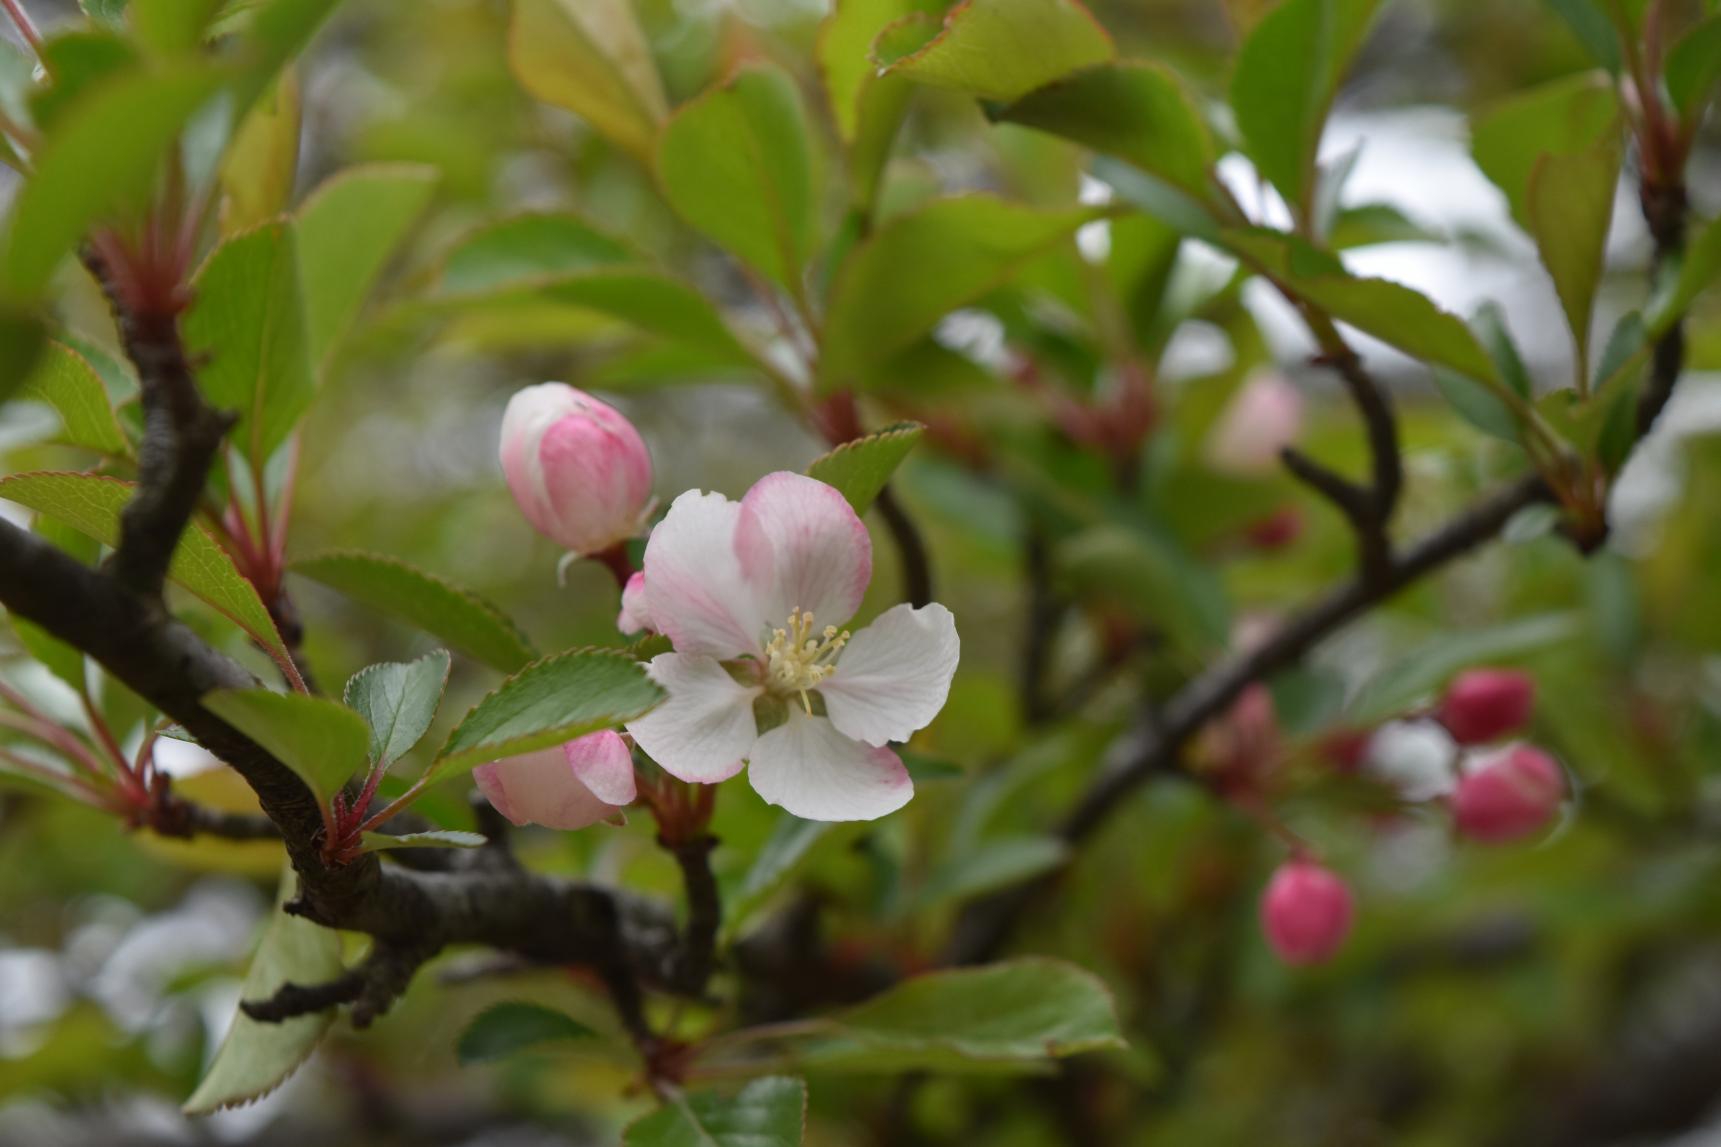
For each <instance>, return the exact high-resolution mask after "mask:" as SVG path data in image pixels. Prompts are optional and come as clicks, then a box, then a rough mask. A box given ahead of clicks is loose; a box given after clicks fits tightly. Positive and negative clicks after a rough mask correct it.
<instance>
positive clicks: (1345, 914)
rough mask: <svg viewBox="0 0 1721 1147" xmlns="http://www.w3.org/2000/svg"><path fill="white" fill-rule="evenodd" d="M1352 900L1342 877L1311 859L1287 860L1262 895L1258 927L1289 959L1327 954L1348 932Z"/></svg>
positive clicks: (1314, 959) (1296, 961)
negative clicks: (1259, 926) (1259, 924)
mask: <svg viewBox="0 0 1721 1147" xmlns="http://www.w3.org/2000/svg"><path fill="white" fill-rule="evenodd" d="M1353 914H1354V905H1353V903H1352V900H1351V891H1350V889H1349V888H1348V887H1346V885H1345V882H1344V881H1343V880H1341V879H1340V878H1339V877H1337V876H1336V875H1334V874H1333V873H1332V872H1331V871H1330V870H1328V869H1326V868H1322V867H1321V866H1320V865H1318V864H1316V863H1314V862H1313V861H1310V860H1288V861H1286V862H1285V863H1284V864H1281V865H1280V866H1279V870H1278V871H1277V872H1275V873H1273V879H1272V880H1270V881H1268V882H1267V891H1266V892H1264V893H1263V894H1262V895H1261V928H1262V930H1263V931H1265V932H1266V934H1267V943H1269V944H1271V945H1272V947H1273V952H1274V953H1275V954H1276V955H1277V956H1278V957H1279V959H1281V960H1283V961H1284V962H1285V963H1287V964H1292V965H1302V964H1320V963H1325V962H1326V961H1327V960H1329V959H1331V958H1332V957H1333V955H1334V954H1335V953H1337V952H1338V950H1339V948H1341V947H1342V946H1343V945H1344V942H1345V938H1346V937H1347V936H1349V935H1350V930H1351V918H1352V916H1353Z"/></svg>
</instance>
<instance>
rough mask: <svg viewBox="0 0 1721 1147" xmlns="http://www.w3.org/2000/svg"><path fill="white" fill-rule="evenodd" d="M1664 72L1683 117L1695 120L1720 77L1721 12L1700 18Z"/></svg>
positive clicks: (1678, 43) (1672, 52) (1674, 50)
mask: <svg viewBox="0 0 1721 1147" xmlns="http://www.w3.org/2000/svg"><path fill="white" fill-rule="evenodd" d="M1664 74H1665V78H1666V80H1667V94H1668V96H1669V97H1670V98H1671V99H1672V100H1673V106H1674V107H1676V108H1678V109H1679V114H1680V115H1681V116H1682V117H1683V118H1685V119H1687V120H1695V119H1696V117H1697V116H1698V115H1700V114H1701V113H1702V110H1703V103H1704V101H1705V100H1707V99H1708V98H1709V93H1710V92H1711V91H1713V90H1714V88H1715V81H1716V79H1718V78H1721V15H1715V16H1710V17H1709V18H1708V19H1706V20H1703V21H1701V22H1700V23H1698V24H1697V26H1696V27H1694V28H1692V29H1691V30H1690V31H1689V32H1686V33H1685V35H1683V36H1681V37H1680V38H1679V39H1678V40H1677V41H1676V42H1675V43H1674V45H1673V48H1672V49H1671V50H1670V51H1669V52H1668V53H1667V66H1666V68H1665V69H1664Z"/></svg>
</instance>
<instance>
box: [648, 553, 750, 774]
mask: <svg viewBox="0 0 1721 1147" xmlns="http://www.w3.org/2000/svg"><path fill="white" fill-rule="evenodd" d="M660 528H661V527H660ZM648 672H649V673H650V674H651V679H652V680H653V681H656V682H657V683H658V684H659V685H661V686H663V688H664V690H665V691H666V692H667V693H668V694H669V696H668V697H667V698H666V699H665V700H664V701H663V703H662V704H660V705H659V706H658V707H657V708H655V709H653V710H652V711H651V712H649V713H647V714H646V715H645V716H643V717H641V718H640V719H639V720H637V721H634V722H631V723H630V724H629V725H628V727H627V731H628V732H629V733H632V734H633V739H634V741H635V742H637V743H638V745H639V747H640V748H642V749H644V750H645V751H646V752H647V753H648V754H650V756H651V758H652V760H654V761H656V762H657V763H658V764H660V765H662V766H663V768H664V771H665V772H668V773H670V774H672V775H674V776H677V777H680V778H681V779H682V780H684V781H690V782H692V783H695V784H707V785H708V784H716V783H717V782H718V781H723V780H728V779H729V778H730V777H732V776H734V775H735V774H736V773H738V772H740V771H741V763H742V760H743V759H744V758H745V757H746V756H747V753H748V751H749V750H750V749H752V747H753V742H754V741H755V740H756V739H757V738H758V735H759V732H758V728H759V727H758V725H757V724H755V723H754V720H753V699H754V698H755V697H757V696H758V695H759V694H760V693H761V692H762V691H763V690H762V689H761V688H760V687H759V686H756V685H754V686H748V685H742V684H741V683H739V682H738V681H736V680H735V679H734V678H732V677H730V676H729V672H728V670H726V669H724V668H723V666H722V665H721V664H719V663H718V662H717V661H715V660H713V659H712V658H709V657H689V656H686V655H684V654H680V653H660V654H658V655H657V656H656V657H654V658H652V659H651V664H650V666H648Z"/></svg>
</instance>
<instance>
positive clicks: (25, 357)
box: [0, 303, 48, 401]
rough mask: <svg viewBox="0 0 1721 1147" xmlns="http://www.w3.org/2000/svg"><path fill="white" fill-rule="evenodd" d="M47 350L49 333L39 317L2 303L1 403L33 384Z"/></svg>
mask: <svg viewBox="0 0 1721 1147" xmlns="http://www.w3.org/2000/svg"><path fill="white" fill-rule="evenodd" d="M47 348H48V335H47V331H46V330H44V329H43V326H42V321H41V320H40V319H39V318H37V317H36V316H35V315H34V314H31V313H30V312H29V311H27V310H23V309H20V308H16V307H11V306H7V305H6V304H4V303H0V401H4V400H5V399H7V398H10V397H11V396H12V392H13V390H14V389H16V388H18V387H20V386H23V385H25V384H27V383H28V382H29V381H30V379H31V377H32V375H33V374H34V373H35V372H36V368H37V365H38V364H39V363H40V362H41V361H42V359H43V357H44V355H45V354H46V352H47Z"/></svg>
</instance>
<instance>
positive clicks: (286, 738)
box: [202, 689, 370, 806]
mask: <svg viewBox="0 0 1721 1147" xmlns="http://www.w3.org/2000/svg"><path fill="white" fill-rule="evenodd" d="M202 703H203V707H204V708H205V709H208V710H209V711H210V712H211V713H214V714H215V715H216V716H217V717H220V718H221V719H222V720H223V721H226V722H227V723H228V724H229V725H232V726H233V727H234V728H235V729H238V730H239V731H240V732H241V733H244V734H245V735H246V736H247V737H249V738H251V739H252V740H253V741H255V742H257V744H259V745H261V746H262V747H263V748H264V749H265V750H266V751H267V752H268V753H269V754H270V755H271V756H273V757H274V758H275V759H276V760H278V761H280V762H281V763H282V764H283V765H286V766H287V767H288V768H289V769H292V770H293V772H295V773H297V774H298V776H299V779H300V780H302V781H304V782H305V784H307V785H309V786H310V789H311V791H312V792H313V793H315V794H316V795H317V799H318V801H320V802H321V803H322V804H324V805H325V806H326V805H327V804H328V803H329V801H330V800H332V799H333V798H334V796H335V794H336V793H338V792H340V791H341V786H342V785H344V784H346V783H347V781H348V780H349V779H351V778H352V776H353V774H354V773H356V772H358V771H359V770H360V769H361V768H363V767H364V764H365V760H366V750H367V749H368V748H369V746H370V728H369V727H368V726H367V725H366V724H365V722H364V718H363V717H361V716H359V715H358V714H357V713H355V712H353V711H352V710H351V709H349V708H347V707H346V706H345V705H342V704H341V703H340V702H338V701H331V700H329V699H328V698H326V697H311V696H308V695H307V694H304V693H273V692H271V691H269V690H267V689H217V690H216V691H215V692H213V693H207V694H205V695H204V697H203V702H202Z"/></svg>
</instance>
